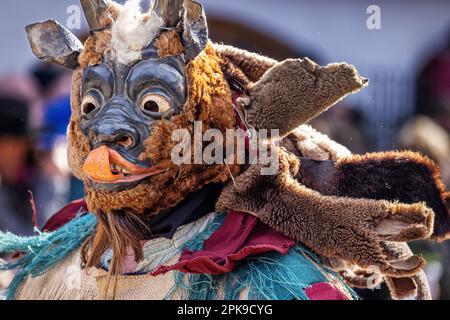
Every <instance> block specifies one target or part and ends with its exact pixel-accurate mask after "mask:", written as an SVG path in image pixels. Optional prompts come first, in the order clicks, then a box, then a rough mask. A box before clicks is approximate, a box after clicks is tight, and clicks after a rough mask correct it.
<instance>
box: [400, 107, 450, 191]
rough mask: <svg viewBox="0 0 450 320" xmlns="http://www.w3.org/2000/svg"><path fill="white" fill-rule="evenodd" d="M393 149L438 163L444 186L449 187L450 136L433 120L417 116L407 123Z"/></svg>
mask: <svg viewBox="0 0 450 320" xmlns="http://www.w3.org/2000/svg"><path fill="white" fill-rule="evenodd" d="M395 147H396V148H397V149H410V150H413V151H418V152H421V153H423V154H425V155H427V156H429V157H430V158H431V159H432V160H434V161H435V162H437V163H438V165H439V167H440V169H441V174H442V179H443V180H444V182H445V183H446V185H447V186H449V185H450V161H448V159H449V158H450V135H449V134H448V133H447V131H446V130H445V129H444V128H443V127H442V126H440V125H439V124H438V123H437V122H436V121H435V120H433V119H432V118H430V117H427V116H423V115H419V116H417V117H414V118H413V119H411V120H410V121H408V122H407V123H406V124H405V125H404V126H403V127H402V128H401V129H400V131H399V133H398V134H397V138H396V143H395Z"/></svg>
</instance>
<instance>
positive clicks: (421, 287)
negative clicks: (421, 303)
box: [413, 270, 433, 300]
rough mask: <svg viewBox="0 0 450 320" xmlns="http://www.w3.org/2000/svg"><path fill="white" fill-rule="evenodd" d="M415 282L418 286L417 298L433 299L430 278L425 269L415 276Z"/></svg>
mask: <svg viewBox="0 0 450 320" xmlns="http://www.w3.org/2000/svg"><path fill="white" fill-rule="evenodd" d="M413 280H414V283H415V284H416V286H417V300H432V299H433V298H432V296H431V290H430V286H429V284H428V279H427V276H426V274H425V272H424V271H423V270H421V271H420V272H419V273H417V274H416V275H415V276H413Z"/></svg>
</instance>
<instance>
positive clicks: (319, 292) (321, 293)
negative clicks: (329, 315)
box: [305, 282, 349, 300]
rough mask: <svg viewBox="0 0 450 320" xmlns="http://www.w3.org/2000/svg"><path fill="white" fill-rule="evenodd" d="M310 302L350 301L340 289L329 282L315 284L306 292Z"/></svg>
mask: <svg viewBox="0 0 450 320" xmlns="http://www.w3.org/2000/svg"><path fill="white" fill-rule="evenodd" d="M305 293H306V295H307V296H308V298H309V299H310V300H349V299H348V297H347V296H346V295H345V294H344V293H342V292H341V291H340V290H339V289H338V288H336V287H335V286H333V285H332V284H331V283H328V282H319V283H315V284H313V285H312V286H310V287H309V288H307V289H306V290H305Z"/></svg>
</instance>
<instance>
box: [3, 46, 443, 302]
mask: <svg viewBox="0 0 450 320" xmlns="http://www.w3.org/2000/svg"><path fill="white" fill-rule="evenodd" d="M70 82H71V74H70V73H69V72H67V71H65V70H63V69H59V68H57V67H55V66H53V65H49V64H46V63H40V64H38V65H37V66H36V67H35V68H34V69H33V70H30V72H29V73H28V74H25V75H9V76H4V77H2V78H0V208H1V214H0V230H2V231H11V232H14V233H16V234H20V235H32V234H33V233H34V225H33V223H32V221H33V216H34V215H35V214H36V215H37V222H38V225H40V226H42V225H43V224H44V223H45V221H46V220H47V219H48V218H49V217H50V216H51V215H52V214H53V213H55V212H56V211H58V209H60V208H61V207H63V206H64V205H65V204H67V203H68V202H70V201H71V200H75V199H79V198H81V197H83V186H82V184H81V182H80V181H77V180H76V179H75V178H73V177H72V176H71V174H70V171H69V169H68V165H67V159H66V147H67V141H66V129H67V125H68V123H69V119H70ZM364 117H365V116H364V115H363V114H362V113H360V112H359V111H357V109H355V108H352V107H350V106H346V105H343V104H341V105H339V106H338V107H336V108H332V109H331V110H330V111H328V112H326V113H325V114H323V115H322V116H320V117H319V118H317V119H315V120H314V121H313V122H312V125H313V126H314V127H316V128H317V129H319V130H320V131H322V132H324V133H326V134H328V135H329V136H330V137H332V138H333V139H334V140H336V141H338V142H340V143H342V144H344V145H345V146H347V147H348V148H349V149H350V150H351V151H352V152H354V153H365V152H368V151H372V150H370V149H369V146H370V145H371V143H370V140H369V136H368V135H367V132H366V131H365V125H364V124H365V122H366V120H367V119H365V118H364ZM393 138H394V139H393V140H394V141H395V144H394V145H393V146H392V148H393V149H410V150H414V151H419V152H421V153H423V154H425V155H427V156H429V157H430V158H431V159H433V160H434V161H436V162H437V163H438V164H439V166H440V168H441V170H442V178H443V180H444V182H445V183H446V184H447V186H448V187H450V161H449V160H448V159H449V158H450V40H449V44H448V46H447V47H446V48H444V49H443V50H442V51H441V52H439V53H437V54H436V55H435V56H434V57H433V58H432V59H431V60H430V62H429V63H428V64H427V65H426V66H424V68H423V70H422V71H421V72H420V74H419V75H418V77H417V99H416V114H415V115H413V116H412V117H411V119H409V120H408V121H407V122H406V123H399V125H398V130H397V133H396V134H395V137H393ZM415 249H416V250H418V251H420V252H422V253H424V254H426V255H427V258H428V260H429V261H430V264H429V267H428V270H427V272H428V277H429V280H430V282H431V284H432V288H433V295H434V297H435V298H439V297H440V298H450V245H448V244H447V245H444V246H439V248H438V247H435V246H433V245H432V244H429V243H418V244H417V245H415ZM444 266H445V267H444ZM379 294H381V293H379Z"/></svg>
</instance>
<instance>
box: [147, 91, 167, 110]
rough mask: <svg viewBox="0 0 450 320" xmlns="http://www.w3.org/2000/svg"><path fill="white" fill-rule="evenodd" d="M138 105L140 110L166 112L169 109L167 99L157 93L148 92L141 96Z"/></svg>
mask: <svg viewBox="0 0 450 320" xmlns="http://www.w3.org/2000/svg"><path fill="white" fill-rule="evenodd" d="M140 106H141V108H142V110H144V111H147V112H151V113H166V112H167V111H169V110H170V109H171V106H170V103H169V100H167V99H166V98H165V97H163V96H161V95H159V94H154V93H148V94H146V95H145V96H143V97H142V99H141V102H140Z"/></svg>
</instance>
